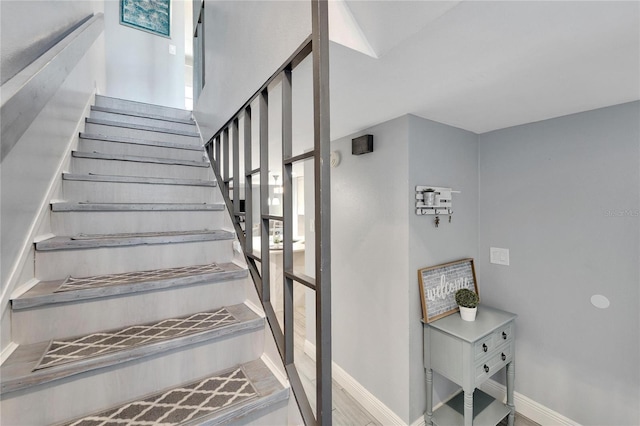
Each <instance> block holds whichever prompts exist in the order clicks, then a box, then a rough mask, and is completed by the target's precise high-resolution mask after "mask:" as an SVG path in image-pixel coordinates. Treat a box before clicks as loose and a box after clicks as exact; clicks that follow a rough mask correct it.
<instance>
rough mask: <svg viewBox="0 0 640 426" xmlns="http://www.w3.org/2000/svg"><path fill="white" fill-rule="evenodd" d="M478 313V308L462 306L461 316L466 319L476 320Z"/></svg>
mask: <svg viewBox="0 0 640 426" xmlns="http://www.w3.org/2000/svg"><path fill="white" fill-rule="evenodd" d="M476 313H478V308H477V307H475V308H465V307H464V306H460V316H461V317H462V319H463V320H464V321H475V320H476Z"/></svg>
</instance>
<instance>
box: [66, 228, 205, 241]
mask: <svg viewBox="0 0 640 426" xmlns="http://www.w3.org/2000/svg"><path fill="white" fill-rule="evenodd" d="M215 233H216V231H212V230H209V229H200V230H195V231H169V232H132V233H126V234H78V235H74V236H72V237H71V239H72V240H109V239H115V238H142V237H175V236H178V235H200V234H215Z"/></svg>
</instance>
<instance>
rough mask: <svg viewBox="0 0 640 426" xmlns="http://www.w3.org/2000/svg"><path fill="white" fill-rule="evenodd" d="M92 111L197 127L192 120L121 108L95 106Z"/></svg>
mask: <svg viewBox="0 0 640 426" xmlns="http://www.w3.org/2000/svg"><path fill="white" fill-rule="evenodd" d="M91 111H98V112H106V113H109V114H120V115H129V116H132V117H141V118H150V119H152V120H162V121H168V122H171V123H182V124H190V125H195V121H193V119H192V118H174V117H168V116H166V115H158V114H151V113H145V112H139V111H130V110H126V109H120V108H107V107H101V106H97V105H93V106H91Z"/></svg>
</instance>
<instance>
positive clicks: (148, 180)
mask: <svg viewBox="0 0 640 426" xmlns="http://www.w3.org/2000/svg"><path fill="white" fill-rule="evenodd" d="M62 179H63V180H73V181H84V182H114V183H143V184H149V185H184V186H205V187H215V186H216V182H215V181H213V180H202V179H178V178H158V177H140V176H115V175H96V174H81V173H63V174H62Z"/></svg>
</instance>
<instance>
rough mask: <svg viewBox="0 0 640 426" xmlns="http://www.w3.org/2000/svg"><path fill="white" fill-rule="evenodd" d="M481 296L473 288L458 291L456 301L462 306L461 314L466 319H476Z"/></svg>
mask: <svg viewBox="0 0 640 426" xmlns="http://www.w3.org/2000/svg"><path fill="white" fill-rule="evenodd" d="M478 302H480V298H479V297H478V295H477V294H476V292H474V291H473V290H470V289H468V288H461V289H460V290H458V291H456V303H457V304H458V307H460V316H461V317H462V319H463V320H465V321H475V320H476V313H477V312H478Z"/></svg>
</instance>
